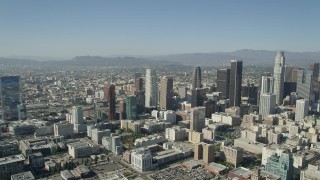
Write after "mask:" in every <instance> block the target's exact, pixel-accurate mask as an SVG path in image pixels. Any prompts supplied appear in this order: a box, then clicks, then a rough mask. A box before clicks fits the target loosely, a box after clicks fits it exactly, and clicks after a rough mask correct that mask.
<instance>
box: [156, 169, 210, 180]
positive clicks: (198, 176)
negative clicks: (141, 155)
mask: <svg viewBox="0 0 320 180" xmlns="http://www.w3.org/2000/svg"><path fill="white" fill-rule="evenodd" d="M150 177H151V178H152V179H154V180H172V179H177V180H185V179H195V180H202V179H211V178H213V177H214V176H213V175H212V174H211V173H209V172H207V171H206V170H205V169H203V168H197V169H192V170H189V169H187V168H184V167H182V166H175V167H170V168H167V169H164V170H161V171H159V172H156V173H154V174H152V175H150Z"/></svg>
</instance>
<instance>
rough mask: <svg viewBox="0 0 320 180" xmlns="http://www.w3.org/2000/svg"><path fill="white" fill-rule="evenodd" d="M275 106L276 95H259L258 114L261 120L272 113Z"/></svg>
mask: <svg viewBox="0 0 320 180" xmlns="http://www.w3.org/2000/svg"><path fill="white" fill-rule="evenodd" d="M275 106H276V95H275V94H270V93H263V94H261V95H260V105H259V114H261V116H262V118H265V117H267V116H268V115H270V114H273V113H274V110H275Z"/></svg>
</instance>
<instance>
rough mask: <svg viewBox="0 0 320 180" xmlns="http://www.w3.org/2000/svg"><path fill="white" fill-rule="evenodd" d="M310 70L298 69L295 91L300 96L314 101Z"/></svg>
mask: <svg viewBox="0 0 320 180" xmlns="http://www.w3.org/2000/svg"><path fill="white" fill-rule="evenodd" d="M312 74H313V73H312V71H310V70H307V69H299V70H298V77H297V93H298V96H299V97H300V98H303V99H306V100H309V101H310V102H311V103H312V102H314V99H315V98H314V93H313V91H312Z"/></svg>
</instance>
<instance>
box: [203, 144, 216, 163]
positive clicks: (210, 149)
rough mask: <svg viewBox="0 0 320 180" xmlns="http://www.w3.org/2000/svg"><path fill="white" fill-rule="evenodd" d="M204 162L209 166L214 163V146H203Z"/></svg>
mask: <svg viewBox="0 0 320 180" xmlns="http://www.w3.org/2000/svg"><path fill="white" fill-rule="evenodd" d="M202 148H203V161H204V163H206V164H209V163H211V162H213V161H214V157H215V153H214V146H213V144H203V146H202Z"/></svg>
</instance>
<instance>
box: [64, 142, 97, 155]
mask: <svg viewBox="0 0 320 180" xmlns="http://www.w3.org/2000/svg"><path fill="white" fill-rule="evenodd" d="M99 152H100V149H99V146H98V145H96V144H95V143H92V142H81V141H80V142H74V143H70V144H68V153H69V155H70V156H72V157H73V158H82V157H88V156H90V155H92V154H99Z"/></svg>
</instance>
